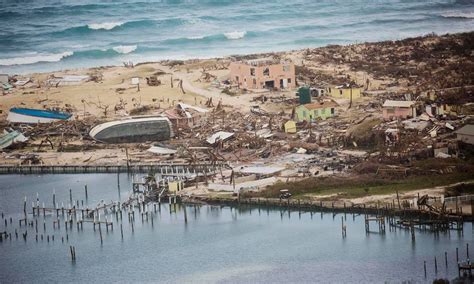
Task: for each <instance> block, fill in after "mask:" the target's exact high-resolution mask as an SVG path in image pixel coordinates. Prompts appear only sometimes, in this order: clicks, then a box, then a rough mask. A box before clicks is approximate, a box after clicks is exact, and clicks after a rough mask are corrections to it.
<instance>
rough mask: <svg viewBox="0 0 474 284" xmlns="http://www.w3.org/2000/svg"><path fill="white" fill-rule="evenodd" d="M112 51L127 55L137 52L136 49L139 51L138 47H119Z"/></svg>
mask: <svg viewBox="0 0 474 284" xmlns="http://www.w3.org/2000/svg"><path fill="white" fill-rule="evenodd" d="M112 49H113V50H115V51H116V52H118V53H122V54H127V53H130V52H133V51H135V49H137V45H119V46H115V47H113V48H112Z"/></svg>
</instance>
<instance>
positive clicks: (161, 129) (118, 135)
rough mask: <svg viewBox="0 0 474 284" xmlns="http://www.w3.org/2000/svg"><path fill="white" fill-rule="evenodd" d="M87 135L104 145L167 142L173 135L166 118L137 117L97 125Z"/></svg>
mask: <svg viewBox="0 0 474 284" xmlns="http://www.w3.org/2000/svg"><path fill="white" fill-rule="evenodd" d="M89 135H90V136H91V137H92V138H93V139H95V140H97V141H100V142H105V143H142V142H148V141H164V140H168V139H170V138H171V137H173V136H174V133H173V127H172V125H171V121H170V120H169V119H168V118H166V117H138V118H130V119H125V120H116V121H110V122H106V123H102V124H99V125H97V126H95V127H94V128H92V130H91V131H90V132H89Z"/></svg>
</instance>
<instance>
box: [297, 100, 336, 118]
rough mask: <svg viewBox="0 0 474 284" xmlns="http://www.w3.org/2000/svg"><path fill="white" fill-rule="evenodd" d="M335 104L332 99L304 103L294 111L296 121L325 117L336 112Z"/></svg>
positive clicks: (331, 115)
mask: <svg viewBox="0 0 474 284" xmlns="http://www.w3.org/2000/svg"><path fill="white" fill-rule="evenodd" d="M336 107H337V104H336V103H335V102H333V101H321V102H315V103H310V104H304V105H300V106H298V107H296V109H295V113H296V118H297V120H298V121H313V120H315V119H326V118H328V117H333V116H334V115H335V114H336V111H335V108H336Z"/></svg>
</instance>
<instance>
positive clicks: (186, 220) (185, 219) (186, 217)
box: [183, 205, 188, 224]
mask: <svg viewBox="0 0 474 284" xmlns="http://www.w3.org/2000/svg"><path fill="white" fill-rule="evenodd" d="M183 213H184V223H185V224H187V223H188V214H187V213H186V205H183Z"/></svg>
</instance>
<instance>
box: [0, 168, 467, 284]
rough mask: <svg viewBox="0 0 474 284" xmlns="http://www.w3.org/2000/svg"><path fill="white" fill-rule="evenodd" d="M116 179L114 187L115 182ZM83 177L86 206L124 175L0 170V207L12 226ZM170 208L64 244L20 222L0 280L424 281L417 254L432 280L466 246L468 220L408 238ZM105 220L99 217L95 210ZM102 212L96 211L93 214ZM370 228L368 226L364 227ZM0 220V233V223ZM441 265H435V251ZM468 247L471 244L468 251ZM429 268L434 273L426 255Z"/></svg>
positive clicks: (302, 218) (359, 224)
mask: <svg viewBox="0 0 474 284" xmlns="http://www.w3.org/2000/svg"><path fill="white" fill-rule="evenodd" d="M118 182H119V184H120V186H119V185H118ZM85 184H87V185H88V197H89V198H88V200H87V204H88V205H89V207H93V206H95V204H97V203H98V202H100V201H101V200H104V201H105V202H110V201H111V200H124V199H125V198H126V197H127V196H128V194H129V192H130V190H131V178H130V177H128V176H127V175H125V174H121V175H119V176H117V175H116V174H88V175H45V176H0V212H4V214H6V216H5V218H7V220H8V218H10V217H12V218H13V220H14V221H13V226H14V227H15V228H18V225H17V224H18V219H20V218H22V210H23V208H22V207H23V198H24V197H25V196H27V199H28V204H29V205H28V208H30V207H31V201H34V200H36V193H37V192H38V194H39V198H40V202H41V203H42V202H45V203H46V206H51V204H52V193H53V190H54V191H55V192H56V200H57V202H58V203H59V204H61V202H64V203H65V204H66V203H68V202H69V189H71V190H72V194H73V198H74V199H78V200H84V199H85V193H84V185H85ZM187 216H188V223H187V225H185V224H184V212H183V210H182V208H179V207H178V208H177V212H176V213H173V214H171V215H170V213H169V207H168V205H167V204H164V205H163V206H162V208H161V214H160V213H159V212H156V213H154V222H153V225H152V224H151V216H150V218H149V220H148V222H147V221H144V222H142V221H141V218H140V215H138V210H136V220H135V223H134V224H135V225H134V232H133V233H132V230H131V226H130V224H129V222H128V220H127V218H126V215H125V214H124V215H123V221H122V222H123V228H124V239H123V240H122V239H121V234H120V225H119V224H120V221H119V222H117V221H116V219H115V217H113V216H109V220H110V219H112V220H113V221H114V230H113V231H109V232H107V231H106V230H105V228H104V227H102V232H103V238H104V243H103V245H101V243H100V237H99V236H100V235H99V232H98V230H96V231H94V230H93V228H92V224H90V223H85V224H84V229H83V231H77V229H76V225H74V226H73V229H72V230H69V231H68V234H69V235H68V236H69V242H68V243H66V242H65V243H64V244H63V243H61V237H64V236H65V234H66V232H65V230H64V226H63V225H62V226H61V230H53V228H52V220H53V217H52V216H48V215H47V216H46V224H47V229H46V234H47V235H48V234H49V235H53V234H54V235H55V241H54V242H52V241H50V242H49V243H48V242H47V241H46V239H44V240H43V241H41V240H39V241H38V243H36V242H35V237H34V228H31V227H28V240H27V242H24V241H23V239H22V237H21V233H22V232H23V231H24V230H25V227H24V226H23V227H22V228H21V229H20V230H19V233H20V235H19V238H18V240H17V239H15V237H14V233H13V230H14V229H13V227H12V225H10V224H8V225H7V228H6V230H7V231H9V232H12V235H13V240H11V241H10V240H7V241H3V242H2V243H0V255H1V257H0V282H1V283H10V282H33V281H34V282H41V283H46V282H137V281H138V282H144V281H153V282H157V281H159V282H180V283H181V282H206V283H208V282H232V283H248V282H266V283H289V282H323V283H328V282H361V283H371V282H376V283H381V282H384V281H390V282H397V283H398V282H400V281H401V280H411V281H416V282H424V281H425V279H424V276H423V261H425V260H426V261H427V268H428V279H427V280H428V282H429V281H430V280H432V279H434V278H441V277H443V278H449V279H452V278H454V277H455V276H457V268H456V266H455V250H456V247H458V248H460V256H461V257H462V258H464V256H465V246H466V243H470V244H471V248H472V247H473V227H472V225H471V224H466V225H465V227H464V232H463V234H461V233H458V232H455V231H452V232H450V233H449V234H440V235H434V234H432V233H430V232H425V231H417V232H416V241H415V242H414V243H413V242H412V241H411V235H410V232H409V231H405V230H397V231H396V232H390V231H389V230H388V228H387V233H386V234H384V235H382V234H379V233H378V232H372V233H370V234H368V235H366V233H365V229H364V217H363V216H353V215H351V214H348V215H347V216H345V215H344V214H337V215H336V216H334V215H333V214H330V213H326V214H321V213H314V214H310V213H309V212H302V213H301V215H300V214H299V212H298V211H292V212H288V211H279V210H267V209H265V208H261V209H258V208H250V207H242V208H241V209H235V208H234V209H231V208H229V207H222V208H221V207H211V206H202V207H200V208H196V209H195V207H193V206H188V207H187ZM344 216H345V217H346V218H347V220H346V222H347V223H346V224H347V238H345V239H343V238H342V236H341V217H344ZM102 218H104V217H102ZM42 219H43V217H41V218H40V219H39V221H40V222H39V224H40V226H39V233H40V234H42V233H43V228H42ZM102 220H104V219H102ZM372 227H373V229H375V227H376V226H372ZM4 229H5V228H4V223H3V220H2V222H1V223H0V231H3V230H4ZM69 245H74V246H75V247H76V255H77V261H76V262H75V263H74V264H73V263H71V261H70V258H69ZM445 251H447V252H448V254H449V266H448V268H447V269H446V268H445V266H444V252H445ZM471 253H472V252H471ZM435 256H436V257H437V258H438V274H437V275H435V273H434V263H433V262H434V257H435Z"/></svg>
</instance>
